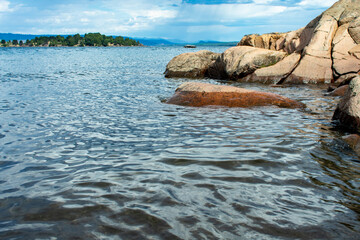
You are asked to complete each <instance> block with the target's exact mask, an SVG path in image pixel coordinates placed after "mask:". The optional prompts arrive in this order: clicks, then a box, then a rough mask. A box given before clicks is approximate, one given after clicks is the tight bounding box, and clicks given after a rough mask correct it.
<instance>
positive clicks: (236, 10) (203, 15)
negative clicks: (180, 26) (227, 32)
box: [179, 4, 294, 23]
mask: <svg viewBox="0 0 360 240" xmlns="http://www.w3.org/2000/svg"><path fill="white" fill-rule="evenodd" d="M293 9H294V8H289V7H286V6H269V5H257V4H219V5H203V4H195V5H192V4H186V5H184V7H183V8H182V9H181V13H179V15H180V16H181V18H182V20H183V21H185V22H195V23H196V22H236V21H239V20H242V19H248V18H255V17H270V16H274V15H277V14H279V13H282V12H285V11H289V10H293Z"/></svg>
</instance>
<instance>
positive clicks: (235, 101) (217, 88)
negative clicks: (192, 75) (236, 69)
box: [167, 82, 305, 108]
mask: <svg viewBox="0 0 360 240" xmlns="http://www.w3.org/2000/svg"><path fill="white" fill-rule="evenodd" d="M167 103H169V104H176V105H182V106H192V107H203V106H210V105H214V106H227V107H253V106H268V105H273V106H278V107H283V108H303V107H305V105H304V104H303V103H300V102H298V101H294V100H291V99H289V98H286V97H283V96H280V95H278V94H274V93H267V92H260V91H254V90H248V89H244V88H237V87H232V86H223V85H215V84H209V83H199V82H187V83H183V84H182V85H181V86H180V87H179V88H178V89H176V92H175V94H174V96H172V97H171V98H170V99H169V100H168V101H167Z"/></svg>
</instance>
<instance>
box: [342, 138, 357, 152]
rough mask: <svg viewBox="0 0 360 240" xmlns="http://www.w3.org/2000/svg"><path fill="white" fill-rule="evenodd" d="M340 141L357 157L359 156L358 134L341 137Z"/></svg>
mask: <svg viewBox="0 0 360 240" xmlns="http://www.w3.org/2000/svg"><path fill="white" fill-rule="evenodd" d="M342 139H343V140H344V141H345V142H346V143H347V144H348V145H349V147H351V148H352V149H353V150H354V151H355V152H356V153H357V154H358V155H360V136H359V135H358V134H350V135H346V136H344V137H342Z"/></svg>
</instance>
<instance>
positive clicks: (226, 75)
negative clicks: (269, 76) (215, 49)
mask: <svg viewBox="0 0 360 240" xmlns="http://www.w3.org/2000/svg"><path fill="white" fill-rule="evenodd" d="M285 56H286V53H284V52H279V51H272V50H267V49H261V48H254V47H248V46H240V47H232V48H229V49H227V50H226V51H225V52H224V53H223V54H221V56H220V57H219V58H218V59H217V60H216V62H215V63H214V64H213V65H212V66H210V68H209V72H208V73H209V75H208V76H209V77H212V78H219V79H231V80H238V79H240V78H242V77H245V76H246V75H248V74H251V73H253V72H254V71H255V70H256V69H259V68H263V67H267V66H272V65H274V64H276V63H277V62H279V61H280V60H282V59H283V58H284V57H285Z"/></svg>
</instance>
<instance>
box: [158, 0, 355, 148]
mask: <svg viewBox="0 0 360 240" xmlns="http://www.w3.org/2000/svg"><path fill="white" fill-rule="evenodd" d="M359 74H360V0H340V1H338V2H336V3H335V4H334V5H333V6H332V7H330V8H329V9H328V10H326V11H325V12H323V13H322V14H321V15H320V16H318V17H316V18H315V19H314V20H312V21H311V22H310V23H309V24H308V25H307V26H306V27H304V28H301V29H298V30H296V31H292V32H288V33H271V34H264V35H255V34H253V35H247V36H245V37H244V38H243V39H242V40H241V41H240V42H239V43H238V45H237V46H236V47H232V48H229V49H227V50H226V51H225V52H223V53H222V54H218V53H213V52H210V51H205V50H203V51H198V52H193V53H184V54H181V55H179V56H176V57H174V58H173V59H172V60H171V61H170V62H169V63H168V64H167V66H166V70H165V77H168V78H172V77H182V78H193V79H202V78H212V79H222V80H228V81H237V82H254V83H255V82H256V83H262V84H273V85H277V86H283V85H285V86H287V85H293V84H317V85H324V84H325V86H327V87H328V90H329V92H330V93H329V95H330V96H344V97H343V98H342V99H341V101H340V103H339V104H338V106H337V108H336V110H335V113H334V116H333V122H334V123H335V124H336V125H337V126H340V127H344V128H346V130H347V131H349V132H352V133H355V134H360V99H358V98H359V96H360V75H359ZM209 89H210V90H209ZM214 89H216V90H214ZM239 92H242V93H241V94H239ZM264 94H265V95H266V94H271V93H264ZM258 96H259V95H256V94H254V93H253V92H252V91H250V90H246V89H240V88H237V89H235V87H231V89H229V87H228V86H221V85H212V86H211V85H209V84H203V85H202V84H199V83H186V84H185V85H184V84H183V85H182V86H180V87H179V88H178V90H177V91H176V92H175V95H174V96H173V97H172V98H171V99H170V100H168V103H171V104H179V105H186V106H206V105H223V106H229V107H239V106H240V107H250V106H258V105H257V104H251V103H252V102H257V101H258V99H257V98H258ZM234 99H237V100H234ZM272 101H273V100H269V101H268V102H266V104H264V103H263V104H262V105H277V106H279V105H278V104H273V103H272ZM287 101H294V100H291V99H289V100H287ZM235 102H237V103H236V104H235ZM244 102H248V103H249V104H244ZM346 139H351V143H350V142H349V141H348V142H349V144H350V145H351V146H354V147H356V146H358V148H359V149H360V136H357V135H354V136H351V137H347V138H345V140H346Z"/></svg>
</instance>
